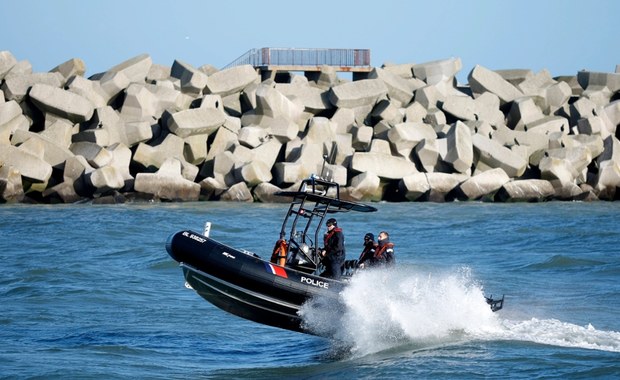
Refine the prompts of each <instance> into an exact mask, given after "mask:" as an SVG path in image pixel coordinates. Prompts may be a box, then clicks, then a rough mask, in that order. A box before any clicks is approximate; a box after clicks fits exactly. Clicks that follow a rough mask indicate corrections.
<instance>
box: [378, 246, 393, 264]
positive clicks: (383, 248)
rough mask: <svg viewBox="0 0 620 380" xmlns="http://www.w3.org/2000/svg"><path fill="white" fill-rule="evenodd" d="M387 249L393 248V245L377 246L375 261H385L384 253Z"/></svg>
mask: <svg viewBox="0 0 620 380" xmlns="http://www.w3.org/2000/svg"><path fill="white" fill-rule="evenodd" d="M388 248H394V243H392V242H387V243H385V244H382V245H377V248H376V250H375V256H374V258H375V260H386V259H387V257H385V255H384V253H385V251H387V249H388Z"/></svg>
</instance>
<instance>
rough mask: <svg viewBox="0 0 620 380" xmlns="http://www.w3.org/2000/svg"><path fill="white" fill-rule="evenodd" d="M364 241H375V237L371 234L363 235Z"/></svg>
mask: <svg viewBox="0 0 620 380" xmlns="http://www.w3.org/2000/svg"><path fill="white" fill-rule="evenodd" d="M364 240H372V241H375V235H373V234H372V233H370V232H369V233H367V234H366V235H364Z"/></svg>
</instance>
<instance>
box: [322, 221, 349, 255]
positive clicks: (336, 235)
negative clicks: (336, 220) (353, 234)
mask: <svg viewBox="0 0 620 380" xmlns="http://www.w3.org/2000/svg"><path fill="white" fill-rule="evenodd" d="M324 243H325V248H324V249H325V252H326V253H325V257H327V258H328V259H329V260H332V261H344V258H345V250H344V234H343V233H342V229H341V228H338V227H335V228H334V229H333V230H332V231H331V232H329V233H327V234H326V235H325V240H324Z"/></svg>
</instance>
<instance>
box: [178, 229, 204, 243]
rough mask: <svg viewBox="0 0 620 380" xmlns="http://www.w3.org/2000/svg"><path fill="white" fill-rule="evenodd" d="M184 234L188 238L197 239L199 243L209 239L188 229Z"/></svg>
mask: <svg viewBox="0 0 620 380" xmlns="http://www.w3.org/2000/svg"><path fill="white" fill-rule="evenodd" d="M183 236H185V237H188V238H190V239H192V240H196V241H197V242H199V243H204V242H205V241H207V239H205V238H201V237H200V236H196V235H194V234H190V233H189V232H187V231H183Z"/></svg>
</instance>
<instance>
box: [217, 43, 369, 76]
mask: <svg viewBox="0 0 620 380" xmlns="http://www.w3.org/2000/svg"><path fill="white" fill-rule="evenodd" d="M239 65H252V66H253V67H254V68H255V69H256V70H257V71H258V72H259V74H260V75H261V79H262V80H266V79H269V78H272V79H274V80H275V79H276V78H277V77H278V76H279V75H289V72H291V71H302V72H304V75H306V76H312V75H314V74H317V73H319V72H320V71H321V67H323V66H329V67H332V68H333V69H334V70H335V71H338V72H350V73H352V74H353V80H357V79H365V78H367V77H368V73H369V72H370V71H371V70H372V67H371V66H370V49H315V48H312V49H299V48H272V47H264V48H257V49H250V50H248V51H247V52H246V53H245V54H243V55H242V56H240V57H239V58H237V59H235V60H234V61H233V62H231V63H229V64H228V65H226V66H225V67H224V69H225V68H229V67H233V66H239ZM276 81H277V80H276Z"/></svg>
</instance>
